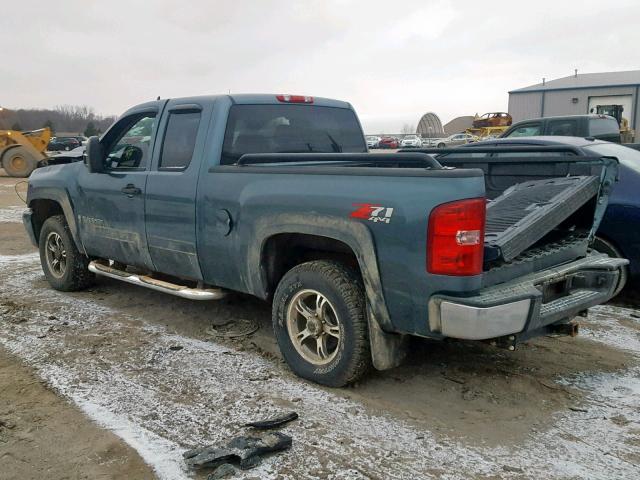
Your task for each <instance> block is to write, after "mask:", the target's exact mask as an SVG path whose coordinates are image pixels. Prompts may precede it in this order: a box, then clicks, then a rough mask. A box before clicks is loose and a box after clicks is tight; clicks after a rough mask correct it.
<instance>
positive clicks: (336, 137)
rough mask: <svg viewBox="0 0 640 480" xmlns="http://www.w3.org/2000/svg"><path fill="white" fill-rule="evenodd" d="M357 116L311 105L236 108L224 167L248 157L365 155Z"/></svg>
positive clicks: (226, 137)
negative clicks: (268, 155)
mask: <svg viewBox="0 0 640 480" xmlns="http://www.w3.org/2000/svg"><path fill="white" fill-rule="evenodd" d="M366 151H367V146H366V144H365V141H364V137H363V135H362V130H361V128H360V124H359V123H358V119H357V118H356V116H355V113H354V112H353V111H352V110H348V109H345V108H334V107H317V106H310V105H234V106H232V107H231V110H230V112H229V120H228V122H227V129H226V131H225V135H224V144H223V147H222V161H221V163H222V164H223V165H229V164H232V163H235V162H237V161H238V159H239V158H240V157H241V156H242V155H244V154H245V153H338V152H345V153H364V152H366Z"/></svg>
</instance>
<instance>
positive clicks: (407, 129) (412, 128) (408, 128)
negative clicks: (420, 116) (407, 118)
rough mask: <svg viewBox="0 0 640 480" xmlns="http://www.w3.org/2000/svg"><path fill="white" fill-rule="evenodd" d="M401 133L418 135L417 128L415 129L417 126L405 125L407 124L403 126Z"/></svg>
mask: <svg viewBox="0 0 640 480" xmlns="http://www.w3.org/2000/svg"><path fill="white" fill-rule="evenodd" d="M400 133H404V134H407V133H416V127H415V126H413V125H410V124H408V123H405V124H404V125H403V126H402V131H401V132H400Z"/></svg>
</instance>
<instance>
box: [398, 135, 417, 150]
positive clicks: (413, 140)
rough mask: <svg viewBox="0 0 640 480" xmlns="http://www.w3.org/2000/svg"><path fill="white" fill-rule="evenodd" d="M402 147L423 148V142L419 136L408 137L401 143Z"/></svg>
mask: <svg viewBox="0 0 640 480" xmlns="http://www.w3.org/2000/svg"><path fill="white" fill-rule="evenodd" d="M400 146H401V147H402V148H406V147H410V148H420V147H422V140H421V139H420V137H419V136H418V135H407V136H406V137H404V138H403V139H402V141H401V142H400Z"/></svg>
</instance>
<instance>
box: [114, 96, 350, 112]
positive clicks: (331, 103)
mask: <svg viewBox="0 0 640 480" xmlns="http://www.w3.org/2000/svg"><path fill="white" fill-rule="evenodd" d="M277 95H281V94H275V93H237V94H233V95H197V96H193V97H177V98H170V99H169V98H162V99H159V100H152V101H150V102H145V103H141V104H138V105H136V106H134V107H132V108H130V109H128V110H127V111H126V112H125V113H129V112H133V111H136V110H141V109H145V108H153V107H155V106H157V105H158V103H159V102H164V101H166V100H184V101H185V102H189V103H193V102H213V101H215V100H216V99H218V98H221V97H227V98H229V99H230V100H231V101H232V102H233V103H235V104H240V105H280V104H284V103H285V102H281V101H279V100H278V99H277V98H276V96H277ZM309 98H312V99H313V101H312V103H299V104H297V103H296V104H295V105H314V106H320V107H336V108H348V109H353V107H352V106H351V104H350V103H348V102H343V101H341V100H334V99H331V98H324V97H314V96H310V97H309ZM292 104H294V103H292Z"/></svg>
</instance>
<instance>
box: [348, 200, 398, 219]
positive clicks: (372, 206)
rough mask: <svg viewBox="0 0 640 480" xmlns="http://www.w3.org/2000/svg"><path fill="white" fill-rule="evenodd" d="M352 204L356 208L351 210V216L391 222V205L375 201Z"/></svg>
mask: <svg viewBox="0 0 640 480" xmlns="http://www.w3.org/2000/svg"><path fill="white" fill-rule="evenodd" d="M353 206H354V207H358V208H357V209H356V210H354V211H353V212H351V215H350V217H351V218H361V219H363V220H369V221H371V222H384V223H389V222H391V216H392V215H393V207H383V206H381V205H379V204H377V203H354V204H353Z"/></svg>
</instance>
